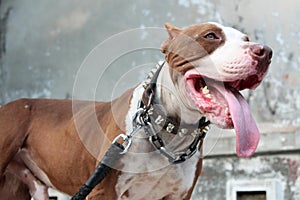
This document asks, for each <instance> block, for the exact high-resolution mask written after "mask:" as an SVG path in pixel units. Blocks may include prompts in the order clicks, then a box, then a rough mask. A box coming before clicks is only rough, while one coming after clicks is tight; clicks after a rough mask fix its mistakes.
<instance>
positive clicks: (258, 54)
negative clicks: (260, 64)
mask: <svg viewBox="0 0 300 200" xmlns="http://www.w3.org/2000/svg"><path fill="white" fill-rule="evenodd" d="M250 51H251V55H252V56H253V58H256V59H263V60H266V61H270V60H271V58H272V54H273V52H272V49H271V48H270V47H268V46H266V45H261V44H253V45H251V46H250Z"/></svg>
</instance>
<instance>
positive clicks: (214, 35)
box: [204, 32, 219, 40]
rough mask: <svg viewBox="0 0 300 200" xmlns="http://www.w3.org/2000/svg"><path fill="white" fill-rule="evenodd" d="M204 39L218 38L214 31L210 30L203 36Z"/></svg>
mask: <svg viewBox="0 0 300 200" xmlns="http://www.w3.org/2000/svg"><path fill="white" fill-rule="evenodd" d="M204 38H205V39H209V40H216V39H219V38H218V37H217V36H216V34H215V33H213V32H211V33H208V34H206V35H205V36H204Z"/></svg>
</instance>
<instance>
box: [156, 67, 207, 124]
mask: <svg viewBox="0 0 300 200" xmlns="http://www.w3.org/2000/svg"><path fill="white" fill-rule="evenodd" d="M172 70H173V69H172V68H170V66H169V65H168V63H167V62H166V63H165V64H164V66H163V67H162V69H161V72H160V73H159V76H158V79H157V84H156V91H155V99H154V102H155V103H157V104H160V105H162V107H163V108H164V110H165V112H166V114H167V115H168V116H170V117H174V118H178V119H180V121H181V122H182V123H184V124H196V123H197V122H198V121H199V120H200V118H201V117H202V115H201V114H200V113H199V110H198V109H197V107H196V106H195V105H194V103H193V102H191V101H190V100H189V99H188V98H187V96H186V94H185V91H184V88H185V86H184V83H183V79H182V78H183V77H182V76H181V75H180V74H176V75H173V76H171V72H172ZM173 74H174V73H173ZM174 78H175V79H176V80H173V79H174Z"/></svg>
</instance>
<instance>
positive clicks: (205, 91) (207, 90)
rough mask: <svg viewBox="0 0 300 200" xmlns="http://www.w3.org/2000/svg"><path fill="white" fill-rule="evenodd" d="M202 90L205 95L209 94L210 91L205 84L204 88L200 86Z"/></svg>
mask: <svg viewBox="0 0 300 200" xmlns="http://www.w3.org/2000/svg"><path fill="white" fill-rule="evenodd" d="M202 92H203V94H205V95H207V94H209V92H210V91H209V89H208V88H207V86H205V87H204V88H202Z"/></svg>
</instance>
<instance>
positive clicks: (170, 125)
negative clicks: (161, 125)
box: [166, 123, 175, 133]
mask: <svg viewBox="0 0 300 200" xmlns="http://www.w3.org/2000/svg"><path fill="white" fill-rule="evenodd" d="M174 128H175V126H174V124H171V123H169V124H168V126H167V128H166V130H167V132H168V133H172V131H173V129H174Z"/></svg>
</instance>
